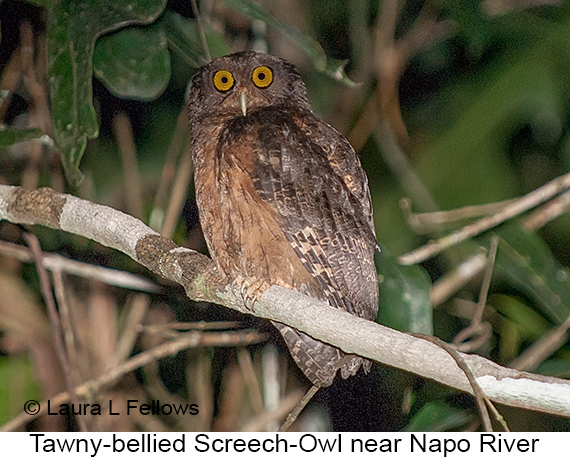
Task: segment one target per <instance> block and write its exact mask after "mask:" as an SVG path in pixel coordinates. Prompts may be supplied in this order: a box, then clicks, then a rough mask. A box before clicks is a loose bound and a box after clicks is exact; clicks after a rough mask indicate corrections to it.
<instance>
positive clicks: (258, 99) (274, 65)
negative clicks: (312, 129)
mask: <svg viewBox="0 0 570 457" xmlns="http://www.w3.org/2000/svg"><path fill="white" fill-rule="evenodd" d="M276 105H287V106H294V107H296V108H297V109H302V110H303V109H306V110H311V105H310V104H309V101H308V99H307V91H306V89H305V85H304V84H303V81H302V80H301V77H300V75H299V73H298V72H297V70H296V68H295V67H294V66H293V65H291V64H290V63H289V62H287V61H285V60H283V59H280V58H278V57H274V56H271V55H269V54H262V53H257V52H237V53H235V54H230V55H227V56H224V57H220V58H219V59H215V60H213V61H212V62H210V63H209V64H207V65H205V66H203V67H202V68H201V69H200V70H198V73H196V75H195V76H194V78H193V79H192V85H191V87H190V94H189V102H188V106H189V112H190V118H191V121H192V120H196V119H198V118H202V117H204V116H210V115H212V116H223V117H238V116H246V115H247V114H248V113H251V112H253V111H256V110H258V109H262V108H265V107H268V106H276Z"/></svg>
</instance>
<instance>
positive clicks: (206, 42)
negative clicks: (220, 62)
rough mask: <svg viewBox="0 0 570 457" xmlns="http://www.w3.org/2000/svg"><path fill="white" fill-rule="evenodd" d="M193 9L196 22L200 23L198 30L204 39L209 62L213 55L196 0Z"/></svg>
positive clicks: (201, 38) (193, 0)
mask: <svg viewBox="0 0 570 457" xmlns="http://www.w3.org/2000/svg"><path fill="white" fill-rule="evenodd" d="M192 10H193V11H194V16H195V18H196V23H197V24H198V32H199V33H200V40H202V47H203V48H204V52H205V53H206V59H208V62H210V61H211V60H212V55H211V54H210V48H209V47H208V41H207V40H206V33H205V32H204V25H203V24H202V18H201V17H200V10H198V5H197V4H196V0H192Z"/></svg>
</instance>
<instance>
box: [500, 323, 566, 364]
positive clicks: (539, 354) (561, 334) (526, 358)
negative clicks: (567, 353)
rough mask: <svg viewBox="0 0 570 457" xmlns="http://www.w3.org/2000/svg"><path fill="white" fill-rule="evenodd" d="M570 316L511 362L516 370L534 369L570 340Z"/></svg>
mask: <svg viewBox="0 0 570 457" xmlns="http://www.w3.org/2000/svg"><path fill="white" fill-rule="evenodd" d="M569 329H570V317H568V318H567V319H566V320H565V321H564V322H563V323H562V325H560V326H558V327H556V328H554V329H552V330H551V331H550V332H548V333H547V334H546V335H544V336H543V337H542V338H540V339H539V340H538V341H536V342H535V343H533V344H532V345H531V346H529V347H528V348H527V349H526V350H525V351H524V352H523V353H522V354H521V355H519V356H518V357H517V358H516V359H514V360H512V361H511V363H509V365H508V366H509V367H511V368H514V369H515V370H525V371H529V370H533V369H535V368H536V367H537V366H538V365H540V364H541V363H542V362H543V361H544V360H546V359H547V358H548V357H550V356H551V355H552V354H553V353H554V352H555V351H557V350H558V349H560V347H562V346H563V345H564V344H565V343H566V342H567V341H568V330H569Z"/></svg>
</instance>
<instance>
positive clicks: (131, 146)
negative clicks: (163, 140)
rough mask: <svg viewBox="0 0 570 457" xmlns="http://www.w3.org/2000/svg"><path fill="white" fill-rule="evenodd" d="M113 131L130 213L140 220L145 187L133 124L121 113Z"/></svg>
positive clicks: (114, 122)
mask: <svg viewBox="0 0 570 457" xmlns="http://www.w3.org/2000/svg"><path fill="white" fill-rule="evenodd" d="M113 130H114V133H115V137H116V138H117V143H118V144H119V151H120V152H121V158H122V159H123V176H124V186H125V188H124V191H125V198H126V204H127V209H128V213H130V214H131V215H133V216H135V217H136V218H138V219H142V216H143V202H142V197H143V185H142V179H141V176H140V173H139V167H138V164H137V151H136V146H135V140H134V138H133V129H132V127H131V122H130V120H129V118H128V117H127V115H126V114H124V113H119V114H117V115H116V116H115V119H114V120H113Z"/></svg>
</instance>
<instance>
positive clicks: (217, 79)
mask: <svg viewBox="0 0 570 457" xmlns="http://www.w3.org/2000/svg"><path fill="white" fill-rule="evenodd" d="M214 87H215V88H216V89H218V90H219V91H220V92H227V91H228V90H230V89H231V88H232V87H234V75H232V74H231V72H229V71H228V70H218V71H217V72H216V73H214Z"/></svg>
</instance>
